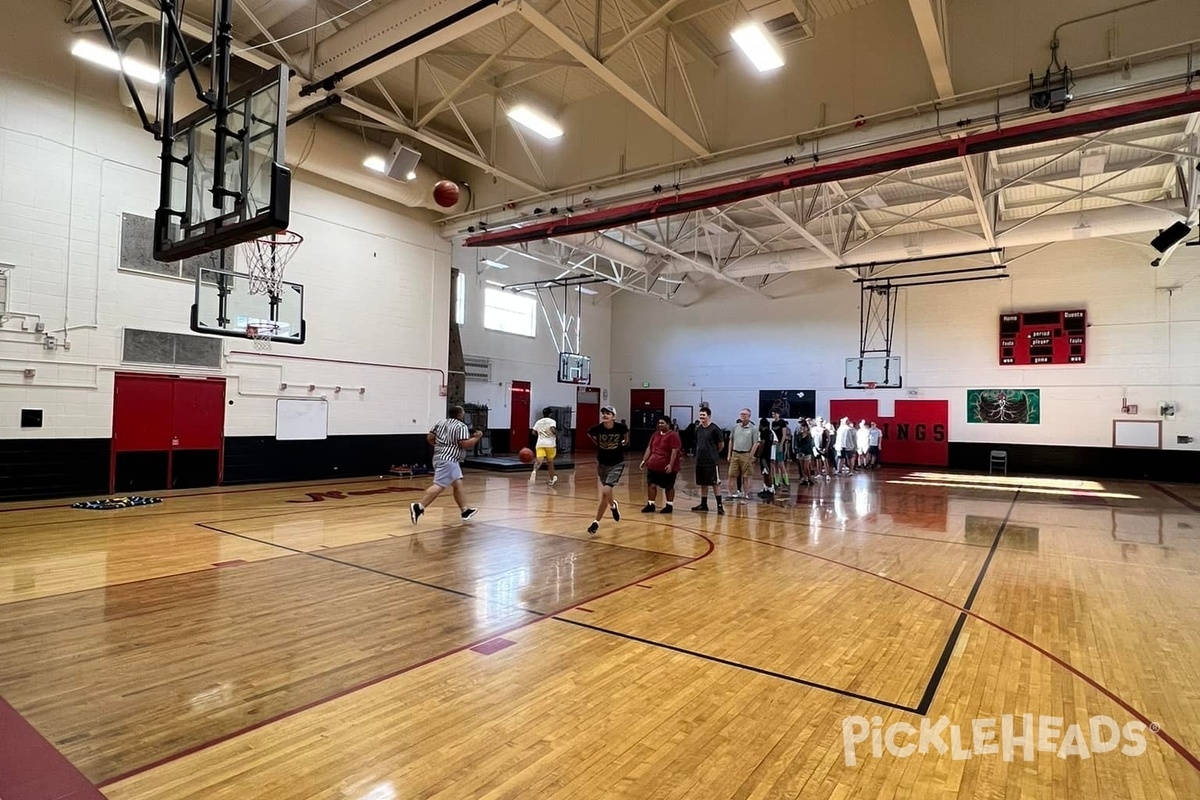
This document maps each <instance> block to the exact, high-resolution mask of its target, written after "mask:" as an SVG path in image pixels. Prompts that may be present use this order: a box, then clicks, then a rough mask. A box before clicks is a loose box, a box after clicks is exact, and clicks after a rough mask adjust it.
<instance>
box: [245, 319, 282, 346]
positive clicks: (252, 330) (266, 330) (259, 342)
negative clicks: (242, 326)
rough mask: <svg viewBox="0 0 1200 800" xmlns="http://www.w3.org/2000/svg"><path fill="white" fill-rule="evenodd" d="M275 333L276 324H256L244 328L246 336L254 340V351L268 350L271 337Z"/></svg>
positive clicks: (277, 329)
mask: <svg viewBox="0 0 1200 800" xmlns="http://www.w3.org/2000/svg"><path fill="white" fill-rule="evenodd" d="M277 333H279V323H278V322H256V323H252V324H250V325H247V326H246V336H247V337H249V338H250V339H253V340H254V349H255V350H270V349H271V337H272V336H274V335H275V334H277Z"/></svg>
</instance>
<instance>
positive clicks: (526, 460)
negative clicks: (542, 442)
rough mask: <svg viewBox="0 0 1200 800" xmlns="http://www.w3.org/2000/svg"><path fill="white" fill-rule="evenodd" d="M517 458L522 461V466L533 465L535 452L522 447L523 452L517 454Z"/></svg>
mask: <svg viewBox="0 0 1200 800" xmlns="http://www.w3.org/2000/svg"><path fill="white" fill-rule="evenodd" d="M517 457H518V458H520V459H521V463H522V464H532V463H533V451H532V450H530V449H529V448H528V447H522V448H521V452H519V453H517Z"/></svg>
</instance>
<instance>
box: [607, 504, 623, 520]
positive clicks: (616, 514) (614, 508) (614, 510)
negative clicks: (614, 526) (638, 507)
mask: <svg viewBox="0 0 1200 800" xmlns="http://www.w3.org/2000/svg"><path fill="white" fill-rule="evenodd" d="M609 511H611V512H612V515H613V522H620V521H621V510H620V509H619V508H617V501H616V500H613V504H612V508H610V509H609Z"/></svg>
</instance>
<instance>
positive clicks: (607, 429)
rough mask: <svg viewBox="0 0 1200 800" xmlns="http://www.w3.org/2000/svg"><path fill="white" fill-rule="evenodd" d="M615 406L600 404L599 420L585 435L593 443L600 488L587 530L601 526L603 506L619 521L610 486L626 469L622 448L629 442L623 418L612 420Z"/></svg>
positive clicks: (614, 484) (597, 484) (596, 529)
mask: <svg viewBox="0 0 1200 800" xmlns="http://www.w3.org/2000/svg"><path fill="white" fill-rule="evenodd" d="M616 415H617V410H616V409H615V408H613V407H612V406H602V407H601V408H600V424H599V425H593V426H592V427H591V428H590V429H588V436H589V437H591V440H592V441H593V442H595V443H596V488H598V489H599V490H600V505H599V506H598V507H597V508H596V519H595V520H593V521H592V524H591V525H588V533H590V534H593V535H594V534H595V533H596V532H597V531H599V530H600V518H601V517H602V516H604V509H606V508H607V509H609V510H610V511H611V512H612V518H613V521H614V522H620V521H621V511H620V509H619V508H617V501H616V500H613V487H614V486H616V485H617V481H619V480H621V474H622V473H623V472H624V471H625V448H626V447H628V446H629V428H628V427H627V426H626V425H625V424H624V423H623V422H614V421H613V420H614V419H615V417H616Z"/></svg>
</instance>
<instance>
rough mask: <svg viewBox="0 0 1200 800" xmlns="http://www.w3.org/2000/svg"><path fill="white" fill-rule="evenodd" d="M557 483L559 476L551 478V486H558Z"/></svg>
mask: <svg viewBox="0 0 1200 800" xmlns="http://www.w3.org/2000/svg"><path fill="white" fill-rule="evenodd" d="M556 483H558V476H557V475H555V476H554V477H553V478H551V479H550V485H551V486H553V485H554V484H556Z"/></svg>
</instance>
